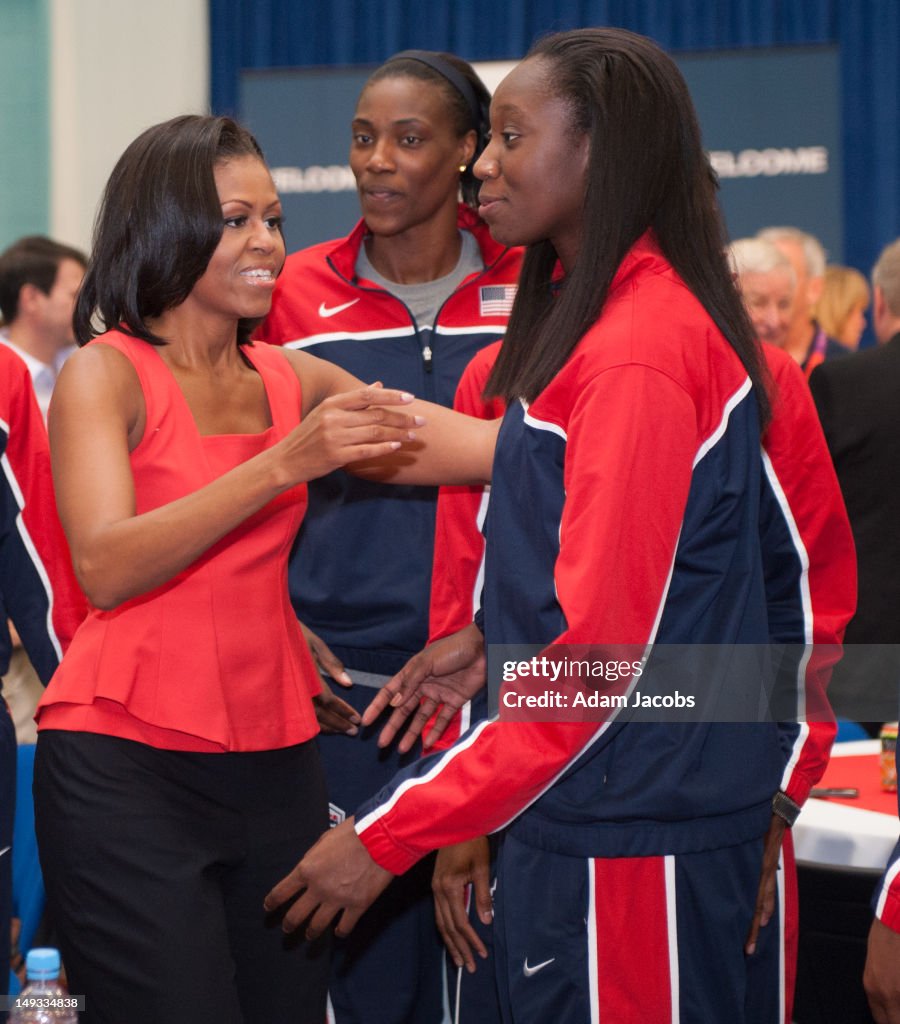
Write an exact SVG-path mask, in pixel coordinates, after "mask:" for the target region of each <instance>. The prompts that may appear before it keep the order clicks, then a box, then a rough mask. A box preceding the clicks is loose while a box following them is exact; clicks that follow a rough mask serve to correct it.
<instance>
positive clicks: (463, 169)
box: [459, 164, 466, 174]
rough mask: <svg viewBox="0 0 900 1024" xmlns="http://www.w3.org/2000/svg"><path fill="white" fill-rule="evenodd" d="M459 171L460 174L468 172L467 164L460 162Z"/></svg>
mask: <svg viewBox="0 0 900 1024" xmlns="http://www.w3.org/2000/svg"><path fill="white" fill-rule="evenodd" d="M459 173H460V174H465V173H466V165H465V164H460V165H459Z"/></svg>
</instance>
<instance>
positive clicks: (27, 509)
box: [0, 349, 87, 683]
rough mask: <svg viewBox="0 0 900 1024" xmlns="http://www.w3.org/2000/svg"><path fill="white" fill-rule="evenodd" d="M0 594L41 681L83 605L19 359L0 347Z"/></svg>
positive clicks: (38, 422)
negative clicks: (0, 477) (1, 473)
mask: <svg viewBox="0 0 900 1024" xmlns="http://www.w3.org/2000/svg"><path fill="white" fill-rule="evenodd" d="M0 421H2V426H0V435H2V437H0V443H2V446H3V452H2V469H3V475H2V481H0V485H2V527H0V592H2V599H3V604H4V605H5V608H6V615H8V617H9V618H10V619H11V620H12V621H13V623H14V625H15V627H16V629H17V630H18V633H19V635H20V637H21V639H22V643H23V645H24V647H25V650H26V651H27V653H28V656H29V658H30V659H31V661H32V663H33V665H34V667H35V669H36V671H37V672H38V675H39V676H40V678H41V680H42V681H43V682H44V683H47V682H48V681H49V679H50V676H51V675H52V673H53V671H54V670H55V668H56V665H57V663H58V662H59V659H60V658H61V657H62V654H63V652H64V651H65V649H66V647H67V646H68V644H69V641H70V640H71V638H72V635H73V634H74V632H75V629H76V628H77V627H78V625H79V623H80V622H81V620H82V619H83V618H84V615H85V613H86V610H87V607H86V602H85V599H84V596H83V594H82V593H81V591H80V589H79V587H78V585H77V583H76V582H75V575H74V572H73V570H72V562H71V557H70V555H69V549H68V545H67V543H66V540H65V536H64V534H63V532H62V527H61V525H60V522H59V518H58V515H57V512H56V501H55V497H54V493H53V480H52V476H51V472H50V450H49V445H48V442H47V434H46V430H45V428H44V423H43V419H42V418H41V414H40V410H39V409H38V405H37V401H36V399H35V397H34V391H33V388H32V386H31V379H30V377H29V375H28V370H27V368H26V367H25V365H24V363H22V361H21V360H19V359H18V358H17V357H16V356H14V355H13V354H12V353H8V352H7V351H6V350H5V349H4V350H3V351H2V352H0Z"/></svg>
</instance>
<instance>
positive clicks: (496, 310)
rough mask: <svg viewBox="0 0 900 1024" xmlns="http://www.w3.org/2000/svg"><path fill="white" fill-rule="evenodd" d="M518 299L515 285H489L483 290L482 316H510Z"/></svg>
mask: <svg viewBox="0 0 900 1024" xmlns="http://www.w3.org/2000/svg"><path fill="white" fill-rule="evenodd" d="M515 298H516V286H515V285H514V284H487V285H485V286H484V287H483V288H482V289H481V294H480V301H481V315H482V316H509V314H510V313H511V312H512V308H513V302H514V301H515Z"/></svg>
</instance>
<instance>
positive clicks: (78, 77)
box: [50, 0, 209, 249]
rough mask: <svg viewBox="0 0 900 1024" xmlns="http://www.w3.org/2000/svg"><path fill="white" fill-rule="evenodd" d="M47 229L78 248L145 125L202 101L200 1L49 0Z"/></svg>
mask: <svg viewBox="0 0 900 1024" xmlns="http://www.w3.org/2000/svg"><path fill="white" fill-rule="evenodd" d="M50 26H51V27H50V36H51V38H50V139H51V142H50V165H51V176H50V234H51V236H52V237H53V238H56V239H58V240H59V241H61V242H66V243H68V244H70V245H77V246H80V247H81V248H83V249H88V248H89V247H90V239H91V230H92V226H93V221H94V214H95V212H96V208H97V203H98V201H99V199H100V195H101V192H102V191H103V186H104V185H105V184H106V179H107V178H108V177H109V173H110V171H111V170H112V168H113V165H114V164H115V162H116V160H117V159H118V158H119V156H120V155H121V153H122V151H123V150H124V149H125V147H126V146H127V145H128V143H129V142H131V140H132V139H133V138H135V136H137V135H138V134H139V133H140V132H141V131H142V130H143V129H144V128H147V127H149V126H150V125H152V124H156V123H157V122H159V121H164V120H166V119H167V118H169V117H174V116H175V115H176V114H185V113H206V112H207V111H208V108H209V16H208V11H207V0H50Z"/></svg>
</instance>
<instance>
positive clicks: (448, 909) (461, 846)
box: [431, 837, 494, 973]
mask: <svg viewBox="0 0 900 1024" xmlns="http://www.w3.org/2000/svg"><path fill="white" fill-rule="evenodd" d="M490 859H491V855H490V848H489V845H488V841H487V838H486V837H481V838H480V839H470V840H469V841H468V842H466V843H457V844H456V845H455V846H447V847H444V849H442V850H439V851H438V855H437V861H436V862H435V865H434V875H433V876H432V879H431V889H432V891H433V892H434V915H435V919H436V920H437V926H438V930H439V931H440V933H441V936H442V937H443V939H444V943H445V945H446V946H447V949H448V950H449V952H450V956H451V957H452V958H453V962H454V963H455V964H456V966H457V967H462V966H465V968H466V970H467V971H469V972H470V973H471V972H474V970H475V955H474V954H475V953H477V954H478V955H479V956H480V957H481V958H482V959H486V958H487V955H488V951H487V949H486V948H485V945H484V943H483V942H482V941H481V939H480V938H479V937H478V933H477V932H476V931H475V929H474V928H473V927H472V923H471V921H470V920H469V914H468V903H469V886H471V887H472V888H471V896H472V898H474V900H475V909H476V911H477V912H478V916H479V918H480V919H481V921H482V923H483V924H490V923H491V922H492V921H493V919H494V910H493V901H492V900H491V875H490Z"/></svg>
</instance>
